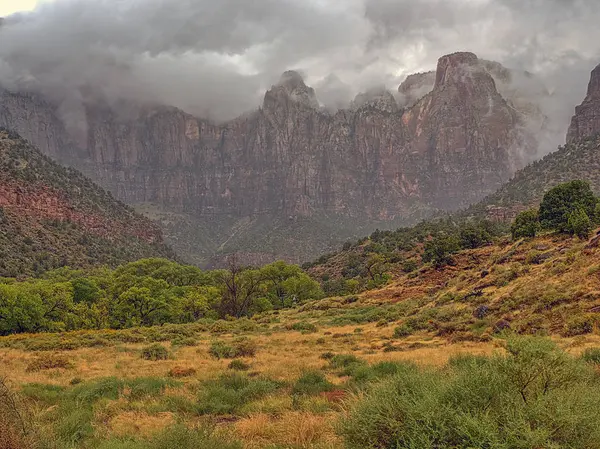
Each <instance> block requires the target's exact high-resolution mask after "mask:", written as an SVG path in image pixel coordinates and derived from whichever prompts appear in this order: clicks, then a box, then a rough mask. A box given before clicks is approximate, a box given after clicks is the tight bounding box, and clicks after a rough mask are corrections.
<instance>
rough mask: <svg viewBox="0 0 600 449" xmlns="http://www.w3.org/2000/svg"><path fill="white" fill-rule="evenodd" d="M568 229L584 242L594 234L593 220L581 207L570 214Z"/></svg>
mask: <svg viewBox="0 0 600 449" xmlns="http://www.w3.org/2000/svg"><path fill="white" fill-rule="evenodd" d="M567 227H568V230H569V232H570V233H571V234H573V235H576V236H577V237H579V238H580V239H582V240H587V239H588V238H589V237H590V233H591V232H592V220H590V217H589V216H588V214H586V213H585V211H584V210H583V208H581V207H579V208H577V209H575V210H574V211H573V212H571V213H570V214H569V219H568V220H567Z"/></svg>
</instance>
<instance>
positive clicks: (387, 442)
mask: <svg viewBox="0 0 600 449" xmlns="http://www.w3.org/2000/svg"><path fill="white" fill-rule="evenodd" d="M507 349H508V352H507V354H506V355H495V356H492V357H489V358H485V359H482V358H479V357H469V358H463V359H460V360H457V359H455V360H454V361H453V362H452V363H451V364H450V365H449V366H447V367H446V368H444V369H441V370H436V369H433V368H422V369H420V368H418V367H416V366H410V365H407V366H404V367H403V368H402V371H401V372H400V373H398V374H396V375H393V376H392V377H389V378H387V379H385V380H383V381H382V382H379V383H375V384H372V385H371V386H370V387H368V388H367V389H366V392H365V394H364V395H362V396H359V397H358V398H357V399H356V400H355V402H354V403H353V404H351V405H350V408H349V412H348V415H347V416H346V417H344V418H343V421H342V423H341V425H340V432H341V434H342V436H343V438H344V439H345V442H346V447H347V448H348V449H358V448H378V449H386V448H390V449H392V448H393V449H397V448H402V447H410V448H415V449H420V448H423V449H425V448H432V447H438V448H457V449H467V448H542V447H544V448H551V447H553V448H554V447H555V448H558V447H572V448H575V447H577V448H588V447H589V448H591V447H600V414H598V413H597V403H598V401H599V400H600V388H599V387H600V381H599V379H598V377H597V376H596V375H595V373H594V371H593V370H592V369H590V368H589V367H586V366H585V364H584V363H583V362H580V361H579V360H577V359H575V358H573V357H570V356H569V355H567V354H565V353H564V352H562V351H560V350H558V349H557V348H556V347H555V346H554V344H553V343H552V342H551V341H549V340H539V339H532V338H520V339H516V340H511V341H509V343H508V345H507Z"/></svg>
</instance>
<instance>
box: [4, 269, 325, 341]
mask: <svg viewBox="0 0 600 449" xmlns="http://www.w3.org/2000/svg"><path fill="white" fill-rule="evenodd" d="M322 296H323V292H322V290H321V288H320V286H319V284H318V283H317V282H315V281H314V280H313V279H311V278H310V277H309V276H308V275H307V274H306V273H305V272H304V271H303V270H302V269H301V268H300V267H298V266H296V265H290V264H287V263H285V262H275V263H272V264H269V265H265V266H264V267H262V268H252V267H243V266H241V265H239V264H238V263H237V261H236V260H235V258H232V259H231V260H230V261H229V264H228V268H227V269H222V270H212V271H203V270H201V269H199V268H197V267H193V266H189V265H181V264H178V263H176V262H172V261H169V260H166V259H142V260H139V261H137V262H133V263H128V264H126V265H122V266H120V267H118V268H116V269H114V270H112V269H109V268H98V269H92V270H74V269H71V268H61V269H58V270H54V271H50V272H48V273H46V274H45V275H43V277H40V278H30V279H25V280H17V279H14V278H1V279H0V335H7V334H11V333H24V332H56V331H63V330H78V329H104V328H112V329H123V328H129V327H136V326H154V325H161V324H165V323H189V322H193V321H197V320H199V319H202V318H209V319H219V318H229V317H233V318H240V317H244V316H251V315H253V314H256V313H260V312H264V311H267V310H272V309H283V308H288V307H292V306H294V305H297V304H300V303H303V302H305V301H308V300H310V299H319V298H321V297H322Z"/></svg>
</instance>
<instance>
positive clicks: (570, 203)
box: [539, 180, 598, 233]
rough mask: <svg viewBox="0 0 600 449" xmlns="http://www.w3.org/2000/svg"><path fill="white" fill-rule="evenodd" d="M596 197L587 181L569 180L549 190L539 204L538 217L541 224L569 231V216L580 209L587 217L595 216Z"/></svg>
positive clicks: (549, 227) (557, 229)
mask: <svg viewBox="0 0 600 449" xmlns="http://www.w3.org/2000/svg"><path fill="white" fill-rule="evenodd" d="M597 205H598V199H597V198H596V197H595V196H594V194H593V192H592V189H591V187H590V184H589V182H585V181H579V180H576V181H571V182H567V183H564V184H560V185H558V186H556V187H554V188H552V189H551V190H549V191H548V192H547V193H546V195H544V199H543V200H542V204H541V205H540V213H539V218H540V222H541V224H542V226H543V227H544V228H547V229H553V230H556V231H559V232H566V233H571V229H570V228H569V216H570V215H571V214H572V213H573V212H574V211H576V210H578V209H582V210H583V212H585V214H586V215H587V216H588V218H589V217H595V213H596V207H597Z"/></svg>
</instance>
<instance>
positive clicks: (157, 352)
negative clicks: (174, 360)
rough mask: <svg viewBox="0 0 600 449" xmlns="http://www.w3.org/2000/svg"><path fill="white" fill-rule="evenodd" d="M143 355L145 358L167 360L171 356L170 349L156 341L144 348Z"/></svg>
mask: <svg viewBox="0 0 600 449" xmlns="http://www.w3.org/2000/svg"><path fill="white" fill-rule="evenodd" d="M141 357H142V359H144V360H152V361H157V360H167V359H168V358H169V350H168V349H167V348H165V347H164V346H163V345H161V344H159V343H154V344H151V345H149V346H145V347H143V348H142V353H141Z"/></svg>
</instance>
